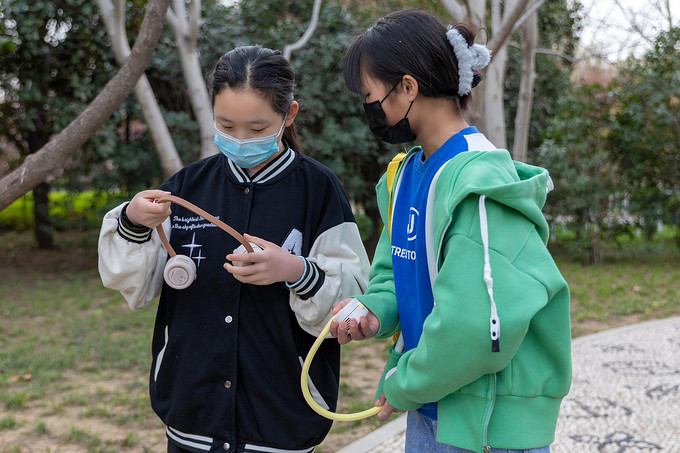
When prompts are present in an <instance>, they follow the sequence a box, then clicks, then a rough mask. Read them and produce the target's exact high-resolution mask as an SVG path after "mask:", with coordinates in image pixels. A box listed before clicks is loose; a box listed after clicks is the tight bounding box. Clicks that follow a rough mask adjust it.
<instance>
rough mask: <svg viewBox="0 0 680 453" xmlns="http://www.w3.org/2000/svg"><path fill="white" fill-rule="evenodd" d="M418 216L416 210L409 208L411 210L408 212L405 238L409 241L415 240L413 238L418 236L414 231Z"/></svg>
mask: <svg viewBox="0 0 680 453" xmlns="http://www.w3.org/2000/svg"><path fill="white" fill-rule="evenodd" d="M418 215H419V213H418V210H417V209H416V208H414V207H411V209H410V210H409V212H408V224H407V225H406V238H407V239H408V240H409V241H413V240H415V238H416V237H417V236H418V233H417V231H416V224H417V223H418Z"/></svg>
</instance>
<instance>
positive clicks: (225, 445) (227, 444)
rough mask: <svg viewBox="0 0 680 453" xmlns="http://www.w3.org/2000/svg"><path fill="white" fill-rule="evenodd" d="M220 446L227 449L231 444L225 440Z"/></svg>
mask: <svg viewBox="0 0 680 453" xmlns="http://www.w3.org/2000/svg"><path fill="white" fill-rule="evenodd" d="M222 448H224V449H225V450H229V449H230V448H231V445H229V442H225V443H224V445H222Z"/></svg>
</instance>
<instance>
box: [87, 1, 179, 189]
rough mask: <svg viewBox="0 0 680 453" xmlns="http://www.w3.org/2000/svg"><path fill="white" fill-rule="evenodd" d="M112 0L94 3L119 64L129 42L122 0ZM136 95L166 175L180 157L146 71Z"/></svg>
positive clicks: (177, 165) (128, 46)
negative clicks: (113, 2) (112, 0)
mask: <svg viewBox="0 0 680 453" xmlns="http://www.w3.org/2000/svg"><path fill="white" fill-rule="evenodd" d="M115 2H116V3H115V6H114V5H113V4H112V3H111V0H97V5H98V6H99V10H100V11H101V13H102V17H103V19H104V25H105V27H106V32H107V34H108V35H109V39H110V40H111V47H112V48H113V53H114V55H115V57H116V61H117V62H118V64H119V65H120V66H122V65H123V64H125V61H127V59H128V58H129V57H130V44H129V43H128V40H127V33H126V31H125V1H124V0H115ZM135 96H136V97H137V101H139V104H140V105H141V107H142V115H144V119H145V120H146V123H147V125H148V126H149V131H150V133H151V138H152V139H153V143H154V146H155V147H156V153H157V154H158V160H159V161H160V163H161V170H162V171H163V175H164V176H165V177H166V178H169V177H170V176H172V175H173V174H175V173H176V172H177V171H179V170H180V169H181V168H182V160H181V159H180V158H179V154H178V153H177V149H176V148H175V143H174V142H173V141H172V136H171V135H170V130H169V129H168V126H167V124H166V123H165V119H164V118H163V113H162V112H161V109H160V107H159V105H158V101H157V100H156V96H155V95H154V92H153V89H152V88H151V84H150V83H149V79H148V78H147V77H146V74H142V76H141V77H140V78H139V81H138V82H137V83H136V84H135Z"/></svg>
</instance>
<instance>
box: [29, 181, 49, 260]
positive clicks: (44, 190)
mask: <svg viewBox="0 0 680 453" xmlns="http://www.w3.org/2000/svg"><path fill="white" fill-rule="evenodd" d="M49 192H50V186H49V184H47V183H41V184H38V185H37V186H36V187H35V188H34V189H33V218H34V225H35V240H36V241H37V243H38V248H39V249H43V250H44V249H51V248H53V247H54V227H53V226H52V221H51V220H50V204H49V200H48V195H49Z"/></svg>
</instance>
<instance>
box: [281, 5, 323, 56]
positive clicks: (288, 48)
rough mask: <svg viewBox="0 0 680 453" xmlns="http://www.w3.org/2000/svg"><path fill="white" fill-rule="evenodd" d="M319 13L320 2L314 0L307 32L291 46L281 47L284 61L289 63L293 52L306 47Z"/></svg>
mask: <svg viewBox="0 0 680 453" xmlns="http://www.w3.org/2000/svg"><path fill="white" fill-rule="evenodd" d="M320 13H321V0H314V8H313V9H312V18H311V20H310V21H309V26H308V27H307V30H305V32H304V33H303V35H302V37H301V38H300V39H298V40H297V41H296V42H294V43H292V44H286V45H285V46H284V47H283V56H284V57H285V58H286V60H288V61H290V55H291V53H293V51H294V50H299V49H302V48H303V47H304V46H306V45H307V43H308V42H309V40H310V39H311V37H312V35H313V34H314V31H315V30H316V27H317V25H318V24H319V14H320Z"/></svg>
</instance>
